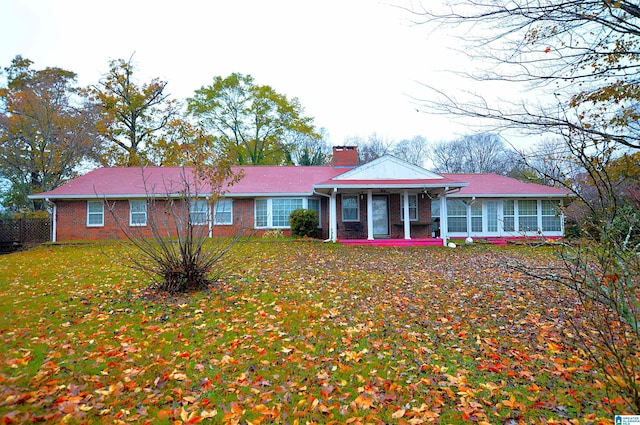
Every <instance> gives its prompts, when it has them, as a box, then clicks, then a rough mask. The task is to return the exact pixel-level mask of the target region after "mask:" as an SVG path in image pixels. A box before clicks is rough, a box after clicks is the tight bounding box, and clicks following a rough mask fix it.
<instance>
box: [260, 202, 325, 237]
mask: <svg viewBox="0 0 640 425" xmlns="http://www.w3.org/2000/svg"><path fill="white" fill-rule="evenodd" d="M279 199H301V200H302V208H303V209H305V210H308V209H309V200H317V201H318V209H319V210H320V211H317V212H319V214H318V227H320V217H321V216H322V214H321V212H322V202H321V201H320V199H318V198H302V197H298V198H256V200H255V201H254V203H253V225H254V228H256V229H290V228H291V225H289V224H287V225H286V226H274V225H273V201H274V200H279ZM264 202H266V213H267V217H266V224H265V225H264V226H259V225H258V203H260V204H262V203H264ZM312 211H315V210H312Z"/></svg>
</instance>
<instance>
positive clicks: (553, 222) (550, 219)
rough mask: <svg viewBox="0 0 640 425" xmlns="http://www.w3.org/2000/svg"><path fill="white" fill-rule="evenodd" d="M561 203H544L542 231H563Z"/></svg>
mask: <svg viewBox="0 0 640 425" xmlns="http://www.w3.org/2000/svg"><path fill="white" fill-rule="evenodd" d="M559 210H560V203H559V202H558V201H547V200H543V201H542V231H543V232H559V231H561V230H562V223H561V222H560V213H559Z"/></svg>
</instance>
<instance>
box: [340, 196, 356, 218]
mask: <svg viewBox="0 0 640 425" xmlns="http://www.w3.org/2000/svg"><path fill="white" fill-rule="evenodd" d="M342 221H360V203H359V201H358V195H342Z"/></svg>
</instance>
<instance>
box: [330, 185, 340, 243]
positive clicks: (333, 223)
mask: <svg viewBox="0 0 640 425" xmlns="http://www.w3.org/2000/svg"><path fill="white" fill-rule="evenodd" d="M336 192H337V191H336V189H333V191H332V192H331V198H329V239H331V242H334V243H335V242H337V241H338V210H337V204H338V203H337V202H336Z"/></svg>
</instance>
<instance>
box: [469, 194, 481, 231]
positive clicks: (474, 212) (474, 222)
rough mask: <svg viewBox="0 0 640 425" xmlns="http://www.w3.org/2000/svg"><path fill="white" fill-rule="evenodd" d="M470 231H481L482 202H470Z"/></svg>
mask: <svg viewBox="0 0 640 425" xmlns="http://www.w3.org/2000/svg"><path fill="white" fill-rule="evenodd" d="M471 231H472V232H478V233H482V202H480V201H476V202H474V203H473V204H471Z"/></svg>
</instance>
